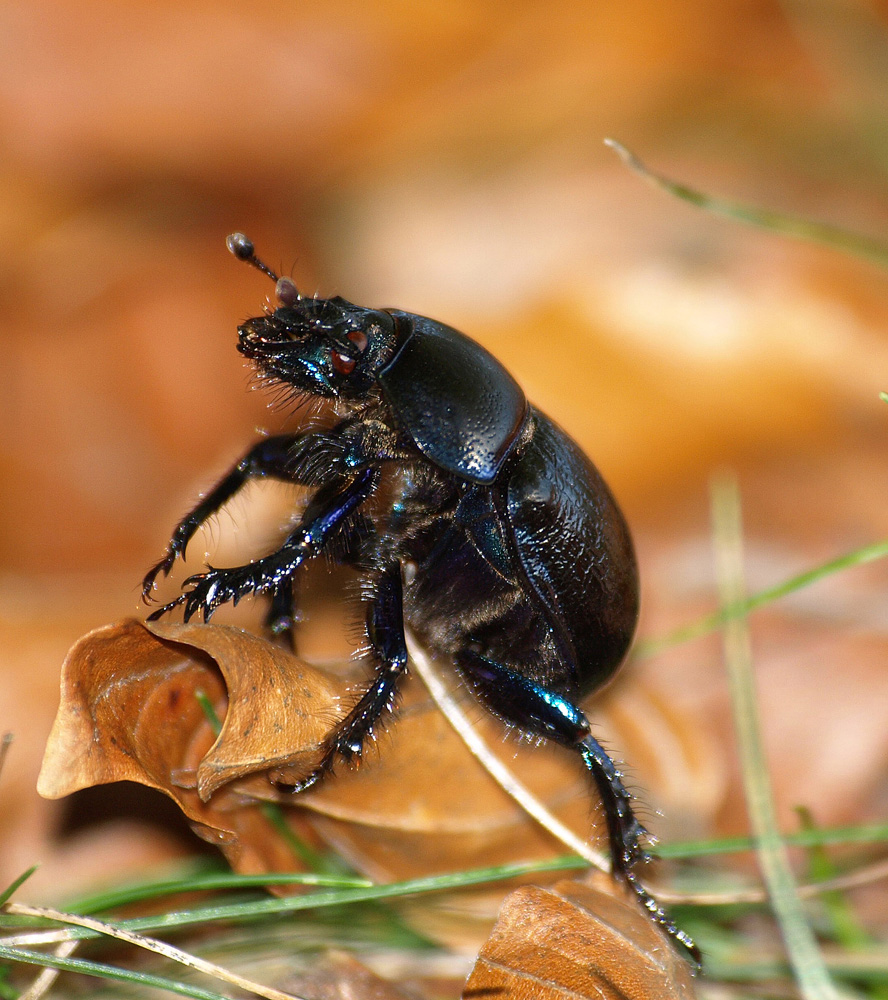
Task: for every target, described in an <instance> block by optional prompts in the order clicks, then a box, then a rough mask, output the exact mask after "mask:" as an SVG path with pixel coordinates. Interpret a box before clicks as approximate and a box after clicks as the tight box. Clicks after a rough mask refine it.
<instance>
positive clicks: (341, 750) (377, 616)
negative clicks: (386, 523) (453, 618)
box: [278, 562, 407, 792]
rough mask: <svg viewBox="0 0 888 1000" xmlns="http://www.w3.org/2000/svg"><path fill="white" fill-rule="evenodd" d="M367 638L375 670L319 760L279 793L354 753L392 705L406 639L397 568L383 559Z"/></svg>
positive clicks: (299, 787)
mask: <svg viewBox="0 0 888 1000" xmlns="http://www.w3.org/2000/svg"><path fill="white" fill-rule="evenodd" d="M367 638H368V639H369V640H370V648H371V650H372V652H373V656H374V658H375V660H376V673H375V675H374V677H373V681H372V683H371V684H370V686H369V687H368V688H367V689H366V690H365V691H364V693H363V694H362V695H361V697H360V698H359V699H358V701H357V702H356V703H355V705H354V707H353V708H352V709H351V710H350V711H349V713H348V715H346V716H345V718H344V719H342V720H341V721H340V722H339V723H338V724H337V725H336V728H335V729H334V730H333V732H332V733H331V734H330V736H329V737H328V739H327V744H326V749H325V751H324V756H323V757H322V759H321V762H320V764H319V765H318V766H317V767H316V768H315V770H314V771H312V773H311V774H309V775H308V777H306V778H303V780H302V781H300V782H299V783H298V784H296V785H289V784H288V785H283V784H279V785H278V788H279V789H280V790H281V791H285V792H303V791H305V790H306V789H307V788H311V786H312V785H314V784H315V783H316V782H317V781H319V780H320V779H321V778H322V777H323V776H324V775H325V774H326V773H327V772H328V771H329V770H330V768H331V767H332V766H333V764H334V763H335V761H336V759H337V758H338V757H343V758H344V759H345V760H347V761H348V760H351V759H352V758H353V757H360V756H361V752H362V750H363V748H364V741H365V740H366V739H367V737H368V736H369V735H370V734H371V733H372V731H373V726H374V725H375V724H376V722H377V721H378V720H379V717H380V716H381V715H382V714H383V713H384V712H386V711H388V710H390V709H391V708H392V707H393V703H394V700H395V696H396V694H397V689H398V684H399V682H400V680H401V678H402V677H403V676H404V674H405V672H406V670H407V641H406V639H405V638H404V609H403V595H402V589H401V566H400V563H398V562H391V563H389V564H388V565H387V566H386V568H385V569H384V570H383V572H382V574H381V575H380V576H379V578H378V580H377V581H376V585H375V587H374V597H373V601H372V603H371V604H370V607H369V610H368V614H367Z"/></svg>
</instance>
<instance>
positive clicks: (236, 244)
mask: <svg viewBox="0 0 888 1000" xmlns="http://www.w3.org/2000/svg"><path fill="white" fill-rule="evenodd" d="M225 245H226V246H227V247H228V249H229V250H230V251H231V252H232V253H233V254H234V256H235V257H237V259H238V260H245V261H246V262H247V263H248V264H252V265H253V267H255V268H256V270H257V271H261V272H262V273H263V274H267V275H268V277H269V278H271V280H272V281H274V282H277V281H278V276H277V275H276V274H275V273H274V271H272V269H271V268H270V267H269V266H268V265H267V264H264V263H263V262H262V261H261V260H259V258H258V257H257V256H256V251H255V248H254V247H253V241H252V240H249V239H247V237H246V236H244V234H243V233H232V234H231V235H230V236H229V237H228V238H227V239H226V240H225Z"/></svg>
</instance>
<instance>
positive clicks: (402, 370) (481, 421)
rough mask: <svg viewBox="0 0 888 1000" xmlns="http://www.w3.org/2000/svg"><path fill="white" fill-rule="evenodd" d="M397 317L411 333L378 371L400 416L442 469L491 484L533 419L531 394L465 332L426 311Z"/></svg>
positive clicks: (393, 412)
mask: <svg viewBox="0 0 888 1000" xmlns="http://www.w3.org/2000/svg"><path fill="white" fill-rule="evenodd" d="M392 316H394V317H395V320H396V322H397V323H398V325H399V326H400V327H401V328H402V329H405V330H407V331H409V332H408V334H407V336H406V339H405V340H404V342H403V343H402V344H401V346H400V348H399V350H398V352H397V354H396V355H395V357H394V358H393V359H392V360H391V361H390V362H389V363H388V365H386V367H385V368H383V369H382V370H381V371H380V372H379V375H378V378H379V382H380V385H381V386H382V389H383V392H384V393H385V396H386V399H387V401H388V403H389V406H390V407H391V412H392V414H393V415H394V417H395V419H396V421H397V422H398V424H399V425H400V426H401V427H402V428H403V429H404V430H406V431H407V433H408V434H409V435H410V437H411V438H412V439H413V441H414V443H415V444H416V447H417V448H418V449H419V450H420V452H422V454H423V455H424V456H425V457H426V458H427V459H429V461H431V462H434V463H435V465H437V466H438V467H439V468H442V469H444V470H445V471H446V472H450V473H452V474H453V475H456V476H459V477H460V478H461V479H468V480H470V481H471V482H475V483H492V482H493V481H494V479H496V477H497V474H498V473H499V470H500V468H501V467H502V464H503V462H504V461H505V460H506V458H507V456H508V454H509V452H510V450H511V448H512V446H513V445H514V443H515V441H516V440H517V438H518V436H519V434H520V432H521V428H522V427H523V425H524V421H525V420H526V418H527V411H528V406H527V400H526V398H525V396H524V392H523V391H522V389H521V387H520V386H519V385H518V383H517V382H516V381H515V379H513V378H512V376H511V375H510V374H509V373H508V372H507V371H506V369H505V368H503V366H502V365H501V364H500V363H499V361H497V360H496V358H495V357H494V356H493V355H492V354H490V353H489V352H488V351H486V350H485V349H484V348H483V347H482V346H481V345H480V344H476V343H475V341H474V340H470V339H469V338H468V337H466V336H465V334H462V333H460V332H459V331H458V330H454V329H453V328H452V327H449V326H445V325H444V324H443V323H437V322H435V321H434V320H431V319H426V318H425V317H424V316H413V315H411V314H410V313H402V312H396V311H394V310H393V311H392Z"/></svg>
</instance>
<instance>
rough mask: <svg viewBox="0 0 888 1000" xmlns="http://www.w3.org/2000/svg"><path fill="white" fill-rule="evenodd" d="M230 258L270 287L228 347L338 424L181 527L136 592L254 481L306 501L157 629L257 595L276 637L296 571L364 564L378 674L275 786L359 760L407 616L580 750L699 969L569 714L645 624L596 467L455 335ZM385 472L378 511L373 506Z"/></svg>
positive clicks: (627, 861) (275, 445)
mask: <svg viewBox="0 0 888 1000" xmlns="http://www.w3.org/2000/svg"><path fill="white" fill-rule="evenodd" d="M228 247H229V249H230V250H231V252H232V253H233V254H234V255H235V256H236V257H238V258H239V259H241V260H244V261H247V262H249V263H251V264H252V265H253V266H255V267H257V268H258V269H259V270H261V271H263V272H264V273H265V274H267V275H268V276H269V277H271V278H272V279H273V280H274V281H275V282H276V295H277V300H278V307H277V308H276V309H274V310H273V311H268V312H267V314H266V315H263V316H259V317H257V318H255V319H251V320H248V321H247V322H246V323H244V324H243V325H242V326H241V327H239V328H238V335H239V343H238V345H237V346H238V350H239V351H240V352H241V354H243V355H244V356H246V357H248V358H250V359H251V360H252V361H254V362H255V363H256V366H257V369H258V372H259V374H260V376H261V377H262V378H264V379H267V380H269V381H272V382H276V383H282V384H284V385H285V386H286V387H287V388H288V389H289V390H292V391H293V392H295V393H298V394H308V395H312V396H316V397H327V398H330V399H332V400H333V401H334V402H335V405H336V408H337V411H338V413H339V414H340V419H339V420H338V422H336V423H334V424H333V426H331V427H327V428H325V429H319V428H314V429H310V430H306V431H303V432H301V433H296V434H286V435H280V436H276V437H269V438H266V439H264V440H262V441H260V442H259V443H258V444H256V445H255V446H254V447H253V448H251V449H250V450H249V451H248V452H247V454H246V455H244V457H243V458H242V459H241V460H240V461H239V462H238V463H237V465H235V467H234V468H233V469H232V470H231V471H230V472H229V473H228V474H227V475H226V476H225V477H224V478H223V479H222V481H221V482H220V483H219V484H218V485H217V486H216V487H215V489H213V490H212V491H211V492H210V493H209V494H208V495H207V496H206V497H205V498H204V499H203V500H202V501H201V502H200V503H199V504H198V505H197V506H196V507H195V508H194V509H193V510H192V511H191V512H190V513H189V514H188V515H187V516H186V517H185V518H183V520H182V521H181V522H180V523H179V525H178V526H177V527H176V529H175V531H174V532H173V536H172V539H171V541H170V543H169V546H168V548H167V551H166V554H165V556H164V558H163V559H162V560H161V561H160V562H159V563H158V564H157V565H156V566H154V567H153V568H152V569H151V570H150V571H149V572H148V574H147V575H146V576H145V579H144V581H143V595H144V596H145V598H146V599H147V598H148V596H149V595H150V592H151V591H152V589H153V587H154V583H155V580H156V578H157V577H158V575H159V574H160V573H161V572H163V573H164V574H167V573H168V572H169V571H170V569H171V567H172V565H173V563H174V562H175V560H176V558H177V557H180V556H182V557H184V553H185V548H186V546H187V544H188V541H189V539H190V538H191V537H192V535H193V534H194V532H195V531H196V530H197V528H198V527H199V526H200V525H201V524H203V523H204V522H205V521H206V520H207V519H208V518H209V517H211V516H212V515H213V514H215V513H216V512H217V511H218V510H219V509H220V507H221V506H222V505H223V504H224V503H225V502H226V501H227V500H228V499H229V498H230V497H231V496H233V494H235V493H236V492H237V491H238V490H239V489H240V488H241V487H242V486H243V485H244V484H245V483H246V482H247V481H248V480H250V479H253V478H256V477H262V476H270V477H273V478H275V479H279V480H283V481H285V482H289V483H297V484H300V485H303V486H308V487H314V488H315V491H314V493H313V494H312V496H311V499H310V500H309V502H308V504H307V507H306V509H305V511H304V513H303V516H302V518H301V521H300V524H299V526H298V527H297V528H296V530H295V531H293V532H292V533H291V534H290V535H289V537H288V538H287V539H286V541H285V542H284V543H283V545H281V546H280V548H279V549H278V550H277V551H276V552H272V553H271V554H270V555H267V556H265V557H264V558H261V559H258V560H257V561H255V562H252V563H250V564H249V565H247V566H239V567H234V568H230V569H216V568H212V567H209V568H208V570H207V572H205V573H199V574H197V575H196V576H192V577H189V579H187V580H186V581H185V584H184V587H186V588H188V589H186V590H184V591H183V592H182V594H180V596H179V597H178V598H177V599H176V600H174V601H173V602H172V603H170V604H167V605H165V606H164V607H162V608H160V609H159V610H158V611H156V612H154V614H152V615H151V616H150V617H151V618H152V619H155V618H158V617H159V616H160V615H162V614H165V613H166V612H167V611H169V610H170V609H172V608H174V607H176V606H177V605H180V604H181V605H184V617H185V620H186V621H188V620H189V619H190V618H191V617H192V616H193V615H195V614H198V613H200V614H202V616H203V618H204V620H205V621H208V620H209V619H210V617H211V615H212V614H213V612H214V611H215V610H216V609H217V608H218V607H219V606H220V605H222V604H225V603H227V602H229V601H233V602H234V603H237V601H239V600H240V599H241V598H242V597H244V596H245V595H247V594H267V595H269V596H270V598H271V606H270V611H269V616H268V624H269V626H270V627H271V629H272V630H273V631H274V632H277V633H281V632H283V633H287V634H289V635H290V636H292V623H293V618H292V615H293V611H294V597H295V591H294V576H295V574H296V573H297V570H298V569H299V567H300V566H301V565H302V563H303V562H304V561H305V560H306V559H310V558H312V557H314V556H317V555H319V554H320V553H322V552H323V553H326V554H327V555H329V556H330V557H331V558H332V559H333V560H334V561H336V562H340V563H345V562H347V563H349V564H351V565H353V566H355V567H357V568H358V569H359V570H360V571H361V573H362V574H363V578H364V580H365V581H366V587H365V600H366V608H367V611H366V630H367V639H368V649H369V655H370V656H371V658H372V661H373V667H374V674H373V678H372V680H371V681H370V682H369V684H368V686H367V688H366V690H365V691H364V693H363V694H362V695H361V697H360V698H359V699H358V700H357V702H356V704H355V705H354V707H353V708H352V709H351V710H350V711H349V712H348V714H347V715H346V716H345V718H344V719H343V720H342V721H341V722H340V723H339V724H338V725H337V726H336V727H335V729H334V730H333V731H332V732H331V733H330V735H329V738H328V741H327V744H326V747H325V753H324V757H323V759H322V762H321V764H320V766H319V767H318V768H317V769H316V770H315V771H314V772H313V773H312V774H310V775H308V776H307V777H306V778H305V779H304V780H303V781H301V782H300V783H299V785H297V786H287V787H288V790H290V791H293V792H298V791H302V790H304V789H306V788H308V787H310V786H311V785H312V784H314V783H315V782H316V781H317V780H318V779H319V778H321V777H322V776H323V775H324V773H325V772H327V771H328V770H329V769H330V767H331V766H332V764H333V763H334V761H335V760H336V759H337V757H343V758H346V759H349V758H351V757H355V756H359V755H360V753H361V750H362V747H363V744H364V741H365V739H366V738H367V736H368V735H369V733H370V732H371V729H372V727H373V726H374V724H375V723H376V722H377V720H378V719H379V717H380V715H381V714H382V713H384V712H385V711H386V710H388V709H390V708H391V707H392V706H393V703H394V700H395V695H396V691H397V686H398V682H399V680H400V678H401V677H402V676H403V675H404V673H405V671H406V670H407V659H408V658H407V647H406V642H405V637H404V626H405V622H406V623H407V624H408V625H409V627H410V628H411V629H412V630H413V631H414V632H415V633H416V635H417V636H418V637H419V639H420V641H421V642H422V643H423V644H424V645H425V646H426V648H427V649H428V650H429V651H430V652H431V653H433V654H434V655H437V656H440V657H442V658H444V659H446V660H449V661H450V662H452V663H454V664H455V665H456V668H457V669H458V670H459V672H460V674H461V676H462V677H463V679H464V680H465V682H466V683H467V684H468V685H469V687H470V689H471V690H472V691H473V693H474V694H475V695H476V696H477V698H478V699H479V700H480V701H481V702H482V703H483V704H484V705H485V706H486V707H487V708H489V709H490V710H491V711H492V712H494V713H495V714H496V715H497V716H499V717H500V718H502V719H504V720H505V721H506V722H508V723H511V724H513V725H515V726H517V727H518V728H519V729H520V730H521V731H523V732H524V733H527V734H530V735H532V736H536V737H544V738H546V739H551V740H555V741H556V742H558V743H561V744H564V745H566V746H568V747H572V748H573V749H575V750H576V751H577V752H578V753H579V754H580V756H581V757H582V759H583V762H584V763H585V765H586V767H587V768H588V769H589V771H590V772H591V774H592V777H593V779H594V781H595V785H596V787H597V789H598V792H599V794H600V796H601V800H602V803H603V805H604V813H605V817H606V821H607V830H608V838H609V843H610V850H611V856H612V859H613V870H614V873H615V874H616V875H617V876H618V877H620V878H621V879H622V880H623V881H624V882H626V883H627V884H628V885H629V886H631V888H632V889H633V890H634V892H635V893H636V895H637V896H638V898H639V900H640V901H641V903H642V905H643V906H644V908H645V909H646V910H647V912H648V913H649V914H650V916H651V917H652V919H653V920H654V921H655V922H656V923H658V924H659V925H660V926H661V927H663V928H664V929H665V930H666V931H667V932H668V933H669V934H670V935H671V936H672V937H673V939H675V940H676V941H677V942H679V943H680V944H681V945H683V946H684V948H686V949H687V952H688V953H689V955H690V956H691V958H692V960H693V961H694V963H695V964H696V963H698V962H699V957H700V956H699V951H698V949H697V947H696V946H695V944H694V942H693V941H692V940H691V939H690V937H688V935H686V934H685V933H684V932H683V931H681V930H679V929H678V928H677V927H676V926H675V924H674V923H673V922H672V920H671V919H670V917H669V916H668V915H667V914H666V912H665V911H664V910H663V909H662V907H661V906H660V905H659V904H658V903H657V902H656V900H655V899H654V898H653V897H652V896H651V895H650V893H648V892H647V890H646V889H645V888H644V886H643V885H642V884H641V882H640V881H639V878H638V875H637V873H636V866H637V865H638V864H639V863H640V862H642V861H645V860H647V859H648V857H649V855H648V853H647V852H646V851H645V849H644V847H643V842H644V841H645V839H646V838H647V831H646V830H645V829H644V827H643V826H642V825H641V823H640V822H639V821H638V820H637V819H636V817H635V814H634V812H633V808H632V800H631V797H630V795H629V793H628V792H627V791H626V788H625V787H624V785H623V782H622V777H621V774H620V772H619V771H618V770H617V768H616V767H615V766H614V764H613V762H612V761H611V759H610V757H609V756H608V755H607V753H606V752H605V750H604V749H603V748H602V747H601V745H600V744H599V743H598V742H597V740H595V738H594V737H593V736H592V733H591V730H590V726H589V722H588V720H587V719H586V716H585V715H584V714H583V712H582V710H581V709H580V708H579V702H580V700H581V699H582V698H583V696H584V695H587V694H589V693H590V692H592V691H594V690H595V689H597V688H599V687H601V686H602V685H603V684H604V683H605V682H606V681H608V680H609V679H610V677H611V676H612V675H613V673H614V672H615V671H616V669H617V667H618V666H619V664H620V662H621V660H622V659H623V657H624V656H625V654H626V651H627V649H628V648H629V644H630V642H631V640H632V636H633V633H634V630H635V625H636V620H637V616H638V576H637V570H636V563H635V555H634V552H633V547H632V541H631V538H630V536H629V530H628V528H627V526H626V523H625V521H624V519H623V515H622V514H621V512H620V510H619V508H618V507H617V505H616V503H615V501H614V499H613V497H612V496H611V493H610V491H609V490H608V488H607V486H606V485H605V483H604V481H603V480H602V478H601V476H600V475H599V473H598V471H597V470H596V469H595V467H594V466H593V465H592V463H591V462H590V461H589V460H588V459H587V458H586V456H585V455H584V454H583V452H582V451H581V450H580V449H579V447H578V446H577V445H576V444H575V443H574V442H573V441H572V440H571V439H570V438H569V437H568V436H567V435H566V434H565V433H564V431H562V430H561V429H560V428H559V427H557V426H556V425H555V424H554V423H553V422H552V421H551V420H550V419H549V418H548V417H546V416H545V415H544V414H542V413H540V411H539V410H537V409H535V408H534V407H533V406H531V405H530V404H529V403H528V402H527V400H526V398H525V396H524V393H523V392H522V390H521V388H520V387H519V386H518V384H517V382H516V381H515V380H514V379H513V378H512V376H511V375H510V374H509V373H508V372H507V371H506V370H505V368H503V366H502V365H501V364H500V363H499V362H498V361H497V360H496V359H495V358H494V357H493V356H492V355H491V354H489V353H488V352H487V351H486V350H485V349H484V348H483V347H481V346H480V345H479V344H476V343H475V342H474V341H472V340H470V339H469V338H468V337H466V336H464V335H463V334H462V333H459V332H458V331H457V330H454V329H452V328H451V327H449V326H445V325H444V324H443V323H438V322H435V321H434V320H430V319H427V318H425V317H423V316H416V315H413V314H412V313H406V312H401V311H399V310H396V309H380V310H373V309H365V308H362V307H360V306H356V305H353V304H352V303H351V302H347V301H346V300H345V299H342V298H338V297H337V298H332V299H319V298H309V297H307V296H303V295H301V294H300V292H299V291H298V289H297V287H296V285H295V284H294V283H293V282H292V281H291V280H290V279H289V278H278V276H277V275H276V274H274V272H273V271H271V270H270V269H269V268H268V267H266V266H265V264H263V263H262V262H261V261H260V260H259V259H258V258H257V257H256V255H255V253H254V250H253V245H252V243H251V242H250V241H249V240H248V239H247V238H246V237H245V236H243V235H242V234H240V233H235V234H233V235H232V236H229V237H228ZM383 476H386V477H387V487H386V494H385V495H386V496H387V497H391V499H390V501H387V502H386V503H385V505H384V509H382V510H379V506H380V505H379V504H377V505H375V507H374V505H369V507H370V509H375V513H373V514H368V513H367V508H364V504H365V501H367V500H369V499H370V497H371V496H372V495H373V494H374V492H375V491H376V490H377V488H378V487H379V485H380V482H381V480H382V478H383ZM362 508H364V509H362Z"/></svg>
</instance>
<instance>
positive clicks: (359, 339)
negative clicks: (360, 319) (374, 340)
mask: <svg viewBox="0 0 888 1000" xmlns="http://www.w3.org/2000/svg"><path fill="white" fill-rule="evenodd" d="M346 336H347V337H348V339H349V340H350V341H351V342H352V343H353V344H354V345H355V347H357V349H358V350H359V351H360V352H361V353H362V354H363V352H364V351H366V350H367V344H368V343H369V341H368V340H367V334H366V333H364V331H363V330H352V331H351V332H350V333H348V334H346Z"/></svg>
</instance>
